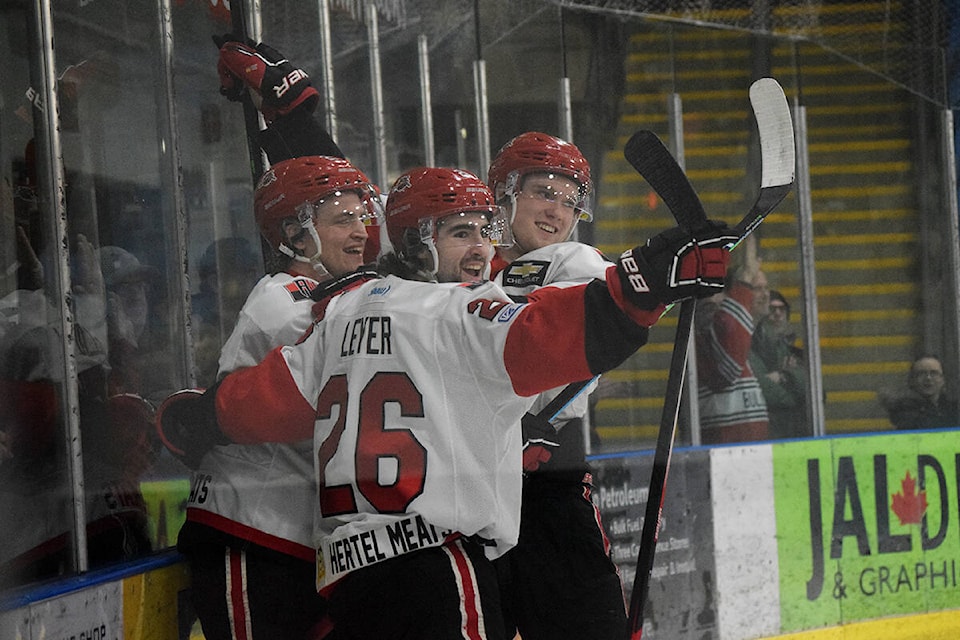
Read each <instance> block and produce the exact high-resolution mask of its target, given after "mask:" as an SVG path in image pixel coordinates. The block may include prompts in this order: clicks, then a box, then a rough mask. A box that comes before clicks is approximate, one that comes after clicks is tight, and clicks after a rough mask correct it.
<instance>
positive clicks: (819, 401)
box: [793, 103, 827, 436]
mask: <svg viewBox="0 0 960 640" xmlns="http://www.w3.org/2000/svg"><path fill="white" fill-rule="evenodd" d="M793 122H794V127H795V131H796V134H795V135H796V145H797V184H796V194H797V204H798V209H799V217H798V219H797V224H798V226H799V229H798V232H799V233H798V235H799V237H800V275H801V281H802V291H803V330H804V336H803V341H804V346H805V348H806V352H807V353H806V356H807V371H806V374H807V409H808V411H807V418H808V420H809V421H810V424H812V425H813V435H814V436H823V435H825V434H826V432H827V431H826V418H825V413H826V411H825V408H824V403H823V373H822V362H821V358H820V320H819V310H818V306H817V278H816V270H815V266H814V255H813V254H814V251H813V204H812V202H811V199H810V155H809V154H810V150H809V147H808V146H807V110H806V108H805V107H804V106H802V105H800V104H799V103H796V104H795V105H794V107H793Z"/></svg>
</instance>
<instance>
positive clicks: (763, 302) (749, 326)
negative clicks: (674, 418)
mask: <svg viewBox="0 0 960 640" xmlns="http://www.w3.org/2000/svg"><path fill="white" fill-rule="evenodd" d="M769 300H770V294H769V287H768V284H767V278H766V275H765V274H764V273H763V271H761V270H760V264H759V262H757V261H747V262H745V263H744V264H743V265H741V266H739V267H737V268H736V269H734V270H733V271H732V272H731V274H730V277H729V278H728V283H727V287H726V289H725V290H724V292H723V293H722V294H719V295H717V296H714V297H712V298H710V299H707V300H702V301H701V302H700V303H699V304H698V305H697V316H696V318H695V339H696V351H697V376H698V390H697V396H698V400H699V404H700V429H701V441H702V442H703V443H704V444H723V443H733V442H746V441H753V440H765V439H767V438H768V437H769V435H770V430H769V427H770V420H769V414H768V413H767V404H766V401H765V400H764V397H763V391H761V389H760V383H759V382H758V381H757V378H756V376H754V372H753V370H752V369H751V367H750V363H749V356H750V346H751V341H752V338H753V332H754V327H755V325H754V318H757V317H762V316H763V315H765V314H766V312H767V305H769Z"/></svg>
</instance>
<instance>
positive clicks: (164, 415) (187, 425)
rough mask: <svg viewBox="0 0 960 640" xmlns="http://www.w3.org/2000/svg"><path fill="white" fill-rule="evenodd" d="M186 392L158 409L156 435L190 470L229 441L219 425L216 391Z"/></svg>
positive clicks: (165, 402)
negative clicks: (212, 450) (209, 452)
mask: <svg viewBox="0 0 960 640" xmlns="http://www.w3.org/2000/svg"><path fill="white" fill-rule="evenodd" d="M218 386H219V384H217V385H214V386H212V387H210V388H209V389H207V390H206V391H203V390H201V389H184V390H182V391H177V392H176V393H174V394H172V395H170V396H168V397H167V399H166V400H164V401H163V402H162V403H161V404H160V408H159V409H157V423H156V424H157V433H158V434H159V435H160V440H161V441H162V442H163V444H164V445H165V446H166V447H167V449H168V450H169V451H170V453H172V454H173V455H174V456H176V457H177V459H179V460H180V461H181V462H182V463H183V464H185V465H186V466H187V467H188V468H190V469H196V468H197V467H199V466H200V461H201V460H202V459H203V456H205V455H206V454H207V452H208V451H210V450H211V449H213V448H214V447H215V446H217V445H224V444H230V440H229V439H228V438H227V437H226V436H225V435H224V434H223V432H222V431H220V427H219V426H218V425H217V408H216V400H217V387H218Z"/></svg>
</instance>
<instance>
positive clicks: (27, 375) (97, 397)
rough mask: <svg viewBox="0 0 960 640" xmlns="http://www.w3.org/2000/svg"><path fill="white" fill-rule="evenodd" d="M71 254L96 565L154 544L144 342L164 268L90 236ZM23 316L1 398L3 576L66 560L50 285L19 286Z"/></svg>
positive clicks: (58, 567)
mask: <svg viewBox="0 0 960 640" xmlns="http://www.w3.org/2000/svg"><path fill="white" fill-rule="evenodd" d="M73 249H74V251H73V253H72V254H71V269H72V271H73V275H74V280H73V285H74V287H73V290H72V292H71V293H72V297H73V304H74V307H73V308H74V311H75V313H76V315H75V318H76V324H75V326H74V340H75V353H76V361H75V362H76V370H77V391H78V394H77V405H78V413H79V418H80V446H81V449H82V451H83V455H84V465H83V482H84V495H83V498H84V501H85V515H86V518H87V523H86V534H87V554H88V559H89V563H90V566H91V567H99V566H102V565H103V564H105V563H108V562H114V561H118V560H124V559H132V558H135V557H137V556H141V555H145V554H147V553H149V552H150V551H151V550H152V542H151V539H150V535H149V526H148V515H147V508H146V504H145V502H144V499H143V495H142V493H141V491H140V479H141V476H142V475H143V474H144V473H145V472H146V471H147V470H148V469H149V468H150V466H151V465H152V464H153V462H154V460H155V456H156V453H157V449H156V447H155V446H154V437H155V436H154V433H155V432H154V430H153V420H154V411H153V407H152V406H151V405H150V403H148V402H147V401H146V400H144V399H143V398H142V397H141V395H140V391H141V388H140V377H139V366H138V364H139V363H138V360H137V357H138V347H139V346H140V341H141V339H142V336H143V334H144V329H145V327H146V324H147V317H148V314H149V310H148V304H147V294H146V289H147V287H148V286H149V285H150V283H152V282H153V281H154V280H155V277H156V275H157V270H156V269H155V268H153V267H150V266H147V265H143V264H141V263H140V261H139V260H138V259H137V258H136V257H135V256H134V255H133V254H131V253H130V252H129V251H126V250H125V249H122V248H120V247H116V246H105V247H102V248H100V249H96V248H95V247H94V245H93V244H92V243H91V242H89V241H88V240H87V239H86V237H85V236H83V234H78V235H77V236H76V237H75V238H74V242H73ZM16 293H17V294H18V311H19V319H18V323H17V324H16V325H14V326H10V327H8V328H7V329H6V331H5V332H4V335H3V340H2V341H0V388H2V390H3V391H4V394H3V395H4V400H3V401H2V402H0V421H2V425H3V430H4V431H5V436H4V438H3V440H4V441H5V442H6V445H5V447H6V449H7V454H8V457H7V459H6V460H5V461H4V462H3V464H2V465H0V479H2V482H0V484H2V487H3V490H2V494H0V505H2V508H3V512H4V513H5V514H6V516H5V517H4V518H3V519H2V520H0V538H2V539H3V540H4V541H5V544H4V547H3V549H2V551H0V578H2V579H0V584H5V583H6V581H7V580H8V579H12V580H14V581H15V584H16V583H19V584H22V583H25V582H29V581H32V580H36V579H40V578H45V577H50V576H53V575H58V574H60V573H62V572H63V571H65V570H66V569H67V567H68V566H69V562H70V553H71V552H70V548H69V540H70V537H69V533H68V532H66V531H65V530H64V520H63V513H66V512H67V507H66V505H65V504H63V502H62V500H63V498H64V495H63V493H62V492H61V491H60V489H61V488H62V483H63V482H64V481H65V480H64V478H63V474H64V473H65V470H66V468H67V465H66V462H65V460H64V459H63V455H62V454H63V452H62V450H61V448H60V447H59V446H58V445H57V442H58V440H57V434H60V433H62V431H63V429H65V428H66V426H65V424H64V420H63V417H62V414H61V411H60V408H61V406H62V404H63V401H62V398H61V393H62V388H63V375H64V371H65V365H64V362H63V358H62V348H61V346H60V345H61V342H62V340H61V338H60V331H59V327H58V326H57V325H56V324H54V323H51V319H52V318H54V317H56V316H55V313H56V311H55V309H54V308H53V306H52V305H51V304H50V301H49V299H48V298H47V296H46V294H45V292H44V290H43V289H37V290H34V291H22V292H16Z"/></svg>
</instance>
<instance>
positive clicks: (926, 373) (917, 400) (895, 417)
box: [878, 354, 960, 429]
mask: <svg viewBox="0 0 960 640" xmlns="http://www.w3.org/2000/svg"><path fill="white" fill-rule="evenodd" d="M945 388H946V384H945V380H944V376H943V364H942V363H941V362H940V359H939V358H938V357H937V356H934V355H931V354H924V355H922V356H920V357H919V358H917V359H916V360H914V361H913V364H912V365H911V366H910V374H909V377H908V378H907V389H905V390H902V391H899V392H897V391H889V390H881V391H880V393H879V394H878V397H879V399H880V404H882V405H883V408H884V409H886V410H887V413H888V414H889V416H890V423H891V424H893V426H894V427H896V428H897V429H939V428H943V427H955V426H957V425H958V424H960V413H958V407H957V400H956V398H953V397H951V396H950V395H948V394H947V393H945Z"/></svg>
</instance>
